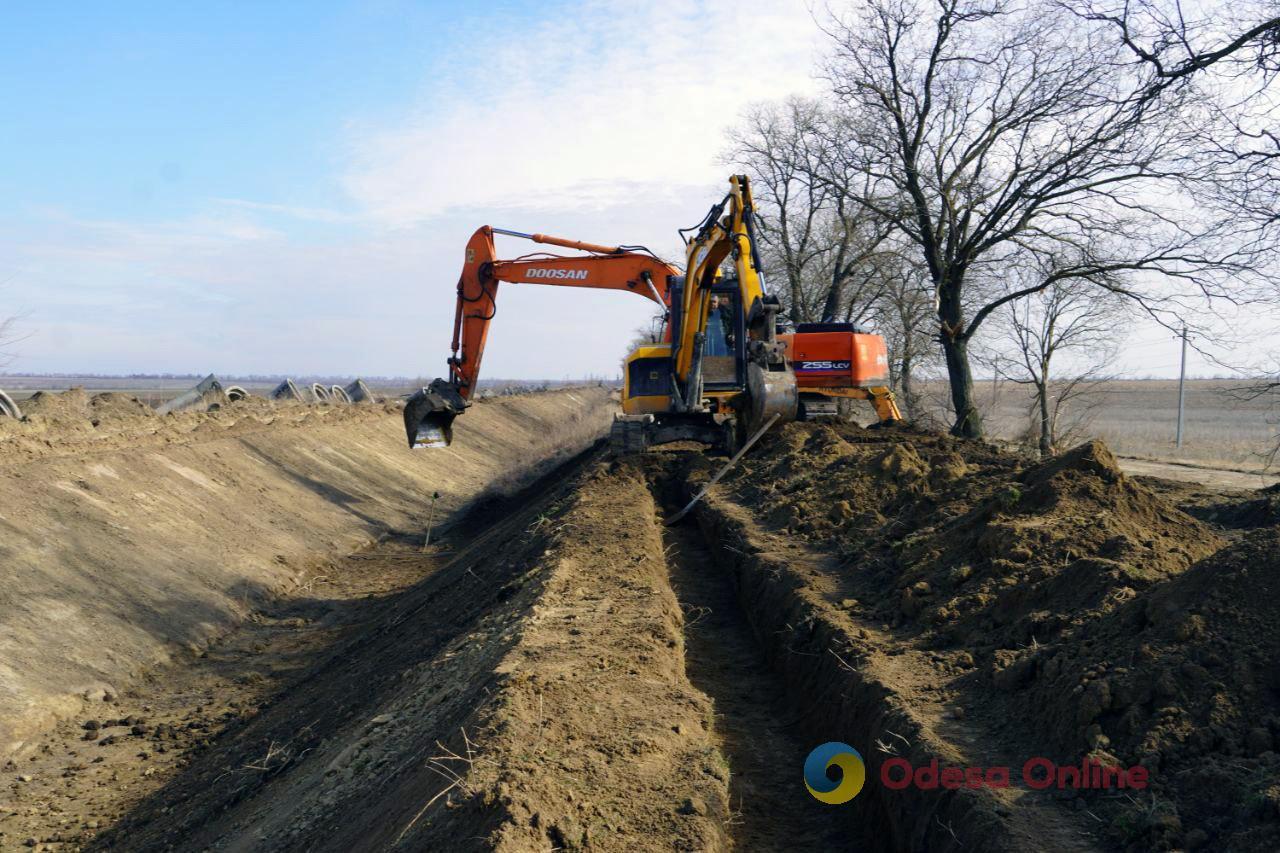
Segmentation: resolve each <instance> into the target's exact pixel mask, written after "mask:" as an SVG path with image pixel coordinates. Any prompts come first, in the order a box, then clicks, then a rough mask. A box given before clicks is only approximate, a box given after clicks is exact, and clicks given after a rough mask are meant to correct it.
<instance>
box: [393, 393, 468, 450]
mask: <svg viewBox="0 0 1280 853" xmlns="http://www.w3.org/2000/svg"><path fill="white" fill-rule="evenodd" d="M467 405H468V404H467V401H466V400H465V399H463V396H462V394H461V393H460V392H459V390H458V387H457V386H456V385H454V384H453V383H451V382H446V381H445V380H443V379H436V380H435V381H433V382H432V383H431V384H430V385H428V386H427V387H426V388H423V389H421V390H419V391H417V392H415V393H414V394H413V395H412V396H410V397H409V399H408V401H407V402H406V403H405V406H404V429H405V434H406V435H407V436H408V438H409V447H410V449H412V450H419V449H421V448H424V447H448V446H449V445H450V444H452V443H453V419H454V418H456V417H457V416H458V415H460V414H462V413H463V412H464V411H465V410H466V408H467Z"/></svg>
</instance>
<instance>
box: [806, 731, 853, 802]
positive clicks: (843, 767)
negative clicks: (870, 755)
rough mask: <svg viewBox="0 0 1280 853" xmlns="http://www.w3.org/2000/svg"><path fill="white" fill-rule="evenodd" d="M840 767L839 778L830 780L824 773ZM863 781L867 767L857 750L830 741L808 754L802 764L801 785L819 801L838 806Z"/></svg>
mask: <svg viewBox="0 0 1280 853" xmlns="http://www.w3.org/2000/svg"><path fill="white" fill-rule="evenodd" d="M832 766H835V767H839V768H840V778H839V779H838V780H836V781H834V782H833V781H831V778H830V777H829V776H827V771H828V770H829V769H830V768H831V767H832ZM866 781H867V767H866V765H865V764H864V763H863V761H862V756H861V755H860V754H859V753H858V750H856V749H854V748H853V747H851V746H849V744H847V743H841V742H840V741H838V740H833V741H831V742H829V743H824V744H823V745H822V746H820V747H818V748H817V749H815V750H814V751H813V752H811V753H809V757H808V758H806V759H805V761H804V784H805V787H806V788H808V789H809V793H810V794H813V796H814V798H816V799H817V800H819V801H820V802H823V803H827V804H829V805H833V806H838V805H840V804H841V803H847V802H849V801H850V800H852V799H853V798H854V797H856V796H857V795H858V792H859V791H861V790H862V786H863V785H864V784H865V783H866Z"/></svg>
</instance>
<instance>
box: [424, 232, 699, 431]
mask: <svg viewBox="0 0 1280 853" xmlns="http://www.w3.org/2000/svg"><path fill="white" fill-rule="evenodd" d="M495 234H503V235H507V236H512V237H522V238H525V239H528V240H532V241H533V242H535V243H542V244H545V245H551V246H561V247H564V248H570V249H578V250H580V251H584V252H588V253H590V254H586V255H579V256H574V257H560V256H555V255H550V256H548V255H535V256H527V257H523V258H517V259H515V260H498V259H497V253H496V252H495V250H494V244H493V237H494V235H495ZM679 275H680V271H679V270H677V269H676V268H674V267H672V266H669V265H668V264H666V263H664V262H663V261H662V260H660V259H658V258H657V257H655V256H654V255H652V254H648V253H646V252H643V251H637V250H629V249H627V248H624V247H619V246H602V245H597V244H594V243H584V242H581V241H577V240H567V239H564V238H561V237H551V236H548V235H545V234H524V233H521V232H519V231H508V230H505V229H501V228H493V227H491V226H488V225H486V226H483V227H481V228H478V229H477V230H476V232H475V233H474V234H472V235H471V239H470V240H468V241H467V247H466V253H465V257H464V260H463V265H462V274H461V276H459V278H458V298H457V303H456V305H455V308H454V319H453V344H452V350H453V353H452V355H450V356H449V359H448V366H449V373H448V376H447V377H446V378H443V379H436V380H435V381H433V382H432V383H431V384H430V385H429V386H427V387H426V388H424V389H422V390H421V391H419V392H418V393H416V394H414V395H413V396H412V397H411V398H410V399H409V402H408V404H407V405H406V406H405V412H404V420H405V431H406V433H407V435H408V438H409V445H410V446H411V447H414V448H419V447H443V446H446V445H448V444H449V443H450V442H451V441H452V440H453V420H454V418H456V417H457V416H458V415H460V414H462V412H463V411H464V410H465V409H466V407H467V406H468V405H469V404H470V400H471V396H472V395H473V394H474V393H475V390H476V383H477V381H478V379H479V376H480V365H481V362H482V361H483V358H484V350H485V343H486V341H487V340H488V337H489V324H490V322H491V321H492V320H493V318H494V316H495V314H496V313H497V298H498V285H499V284H500V283H501V282H511V283H525V284H552V285H560V286H562V287H586V288H594V289H603V290H621V291H626V292H630V293H636V294H638V295H640V296H643V297H645V298H647V299H651V300H653V301H654V302H657V303H658V304H659V305H661V306H663V308H666V307H667V306H669V305H670V304H671V287H672V284H673V279H674V278H675V277H678V276H679Z"/></svg>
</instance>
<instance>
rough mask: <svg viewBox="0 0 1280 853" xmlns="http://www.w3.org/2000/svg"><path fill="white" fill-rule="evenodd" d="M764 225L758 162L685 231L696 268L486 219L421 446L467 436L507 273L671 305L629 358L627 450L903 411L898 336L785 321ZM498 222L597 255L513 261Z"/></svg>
mask: <svg viewBox="0 0 1280 853" xmlns="http://www.w3.org/2000/svg"><path fill="white" fill-rule="evenodd" d="M756 230H757V220H756V208H755V204H754V202H753V201H752V198H751V185H750V181H749V180H748V178H747V176H745V175H733V176H731V177H730V179H729V192H728V194H726V195H725V197H724V198H723V199H722V200H721V201H720V202H718V203H717V204H715V205H713V206H712V207H711V209H710V211H708V213H707V215H706V216H705V217H704V218H703V219H702V221H701V222H699V223H698V224H697V225H695V226H693V227H692V228H687V229H682V230H681V231H680V234H681V237H682V238H683V239H684V242H685V260H686V264H685V268H684V270H683V271H682V270H680V269H678V268H676V267H674V266H672V265H670V264H668V263H667V262H665V261H663V260H662V259H660V258H659V257H658V256H656V255H654V254H653V253H652V252H650V251H649V250H648V249H646V248H644V247H643V246H605V245H598V244H594V243H586V242H582V241H578V240H568V239H564V238H561V237H552V236H549V235H545V234H526V233H522V232H518V231H510V230H506V229H502V228H493V227H491V226H487V225H486V226H483V227H481V228H479V229H478V230H477V231H476V232H475V233H474V234H473V235H472V236H471V239H470V240H469V241H468V242H467V247H466V255H465V260H464V263H463V267H462V275H461V277H460V279H459V281H458V287H457V302H456V306H455V310H454V325H453V344H452V350H453V354H452V355H451V356H450V357H449V358H448V360H447V364H448V375H447V376H446V377H442V378H439V379H436V380H434V381H433V382H432V383H431V384H430V385H429V386H427V387H426V388H423V389H421V390H420V391H418V392H416V393H415V394H413V395H412V396H411V397H410V398H409V400H408V402H407V403H406V406H405V411H404V422H405V431H406V433H407V436H408V439H409V446H410V447H411V448H429V447H445V446H448V445H449V444H450V443H451V442H452V441H453V421H454V419H455V418H456V417H457V416H458V415H460V414H462V413H463V412H465V411H466V408H467V407H468V406H469V405H470V401H471V398H472V396H473V395H474V393H475V391H476V385H477V382H478V379H479V375H480V365H481V360H482V358H483V356H484V348H485V342H486V340H487V338H488V334H489V324H490V322H491V321H492V320H493V318H494V315H495V313H496V305H497V295H498V285H499V283H501V282H508V283H527V284H553V285H560V286H566V287H587V288H597V289H605V290H619V291H625V292H630V293H635V294H637V295H639V296H642V297H645V298H647V299H651V300H652V301H654V302H656V303H657V304H658V305H659V306H661V308H662V310H663V323H662V331H661V333H660V334H659V335H656V336H655V337H656V338H658V339H659V340H658V342H656V343H652V344H644V345H641V346H639V347H637V348H636V349H635V350H634V351H633V352H631V353H630V354H629V355H628V356H627V357H626V360H625V363H624V372H623V388H622V413H621V414H619V415H617V416H616V417H615V420H614V424H613V429H612V432H611V435H610V443H611V445H612V446H613V447H614V449H615V450H618V451H620V452H640V451H643V450H646V449H647V448H649V447H652V446H654V445H660V444H666V443H670V442H675V441H696V442H700V443H703V444H709V445H713V446H717V447H719V448H721V449H723V450H724V451H726V452H728V453H731V454H732V453H733V452H734V451H735V450H736V449H737V448H739V447H742V446H743V445H744V443H745V442H746V441H747V440H748V438H749V436H751V435H753V434H755V433H757V432H759V431H762V430H763V429H764V428H767V427H768V426H771V425H772V424H774V423H776V422H783V423H785V422H788V421H793V420H802V419H811V418H818V417H830V416H833V415H835V414H836V411H837V401H838V400H840V399H842V398H843V399H863V400H868V401H870V402H871V404H872V406H873V408H874V409H875V411H876V415H877V417H878V418H879V419H880V421H881V422H882V423H892V422H896V421H899V420H901V417H902V416H901V414H900V413H899V411H898V407H897V404H896V403H895V402H894V398H893V394H892V392H891V391H890V390H889V388H888V387H887V386H888V382H887V375H888V355H887V349H886V346H885V341H884V338H882V337H881V336H879V335H875V334H869V333H867V332H864V331H862V330H861V329H858V328H856V327H854V326H852V325H851V324H847V323H801V324H799V325H797V326H796V327H795V330H794V332H790V333H787V332H785V331H780V329H779V318H778V315H779V313H780V310H781V305H780V303H779V302H778V299H777V297H776V296H774V295H773V294H770V293H768V291H767V289H766V285H765V274H764V270H763V265H762V263H761V260H760V252H759V247H758V242H757V236H756ZM495 235H503V236H508V237H519V238H523V239H527V240H530V241H532V242H534V243H538V244H542V245H547V246H557V247H560V248H566V249H574V250H577V251H579V252H583V253H585V254H580V255H572V256H565V255H553V254H545V253H538V254H531V255H525V256H522V257H518V258H515V259H513V260H499V259H498V258H497V252H496V250H495V248H494V236H495ZM725 267H731V269H729V270H726V269H724V268H725Z"/></svg>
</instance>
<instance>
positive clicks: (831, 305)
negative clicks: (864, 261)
mask: <svg viewBox="0 0 1280 853" xmlns="http://www.w3.org/2000/svg"><path fill="white" fill-rule="evenodd" d="M842 290H843V288H841V286H840V282H839V280H834V281H832V282H831V287H830V288H828V289H827V298H826V301H825V302H824V303H823V304H822V317H821V322H823V323H834V322H835V321H836V316H837V315H838V314H839V313H840V297H841V296H842V295H843V293H842Z"/></svg>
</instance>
